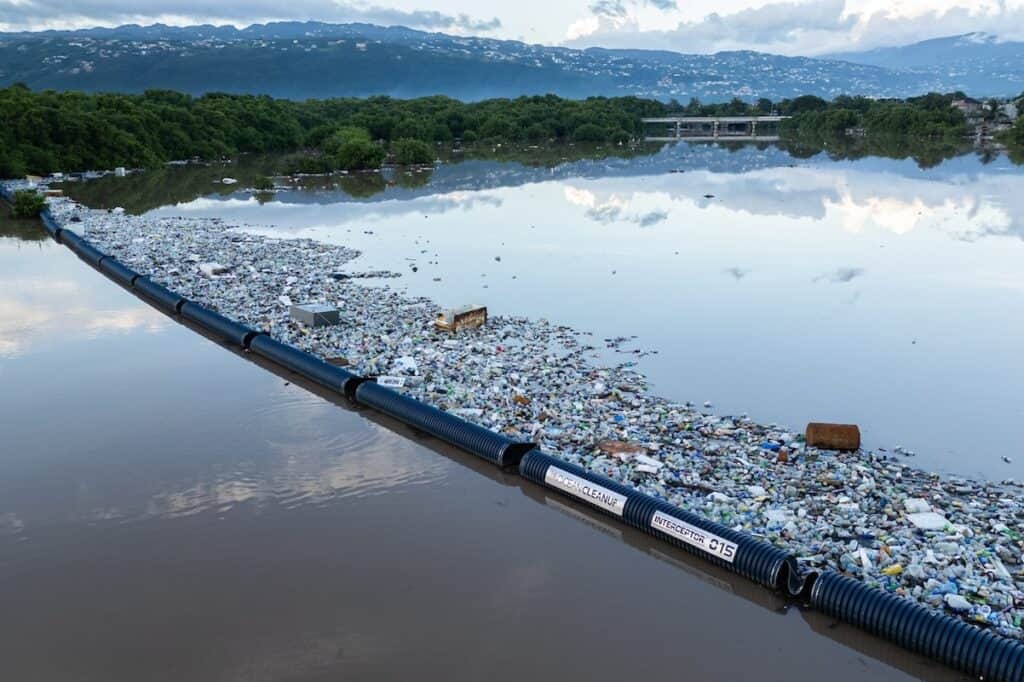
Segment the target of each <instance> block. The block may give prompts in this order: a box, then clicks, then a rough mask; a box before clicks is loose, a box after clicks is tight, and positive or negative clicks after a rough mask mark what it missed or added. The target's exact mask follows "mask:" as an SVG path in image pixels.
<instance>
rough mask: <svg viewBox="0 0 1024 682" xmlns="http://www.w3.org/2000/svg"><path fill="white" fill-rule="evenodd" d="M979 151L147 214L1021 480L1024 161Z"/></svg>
mask: <svg viewBox="0 0 1024 682" xmlns="http://www.w3.org/2000/svg"><path fill="white" fill-rule="evenodd" d="M986 161H988V162H987V163H986V162H983V161H982V160H980V159H979V158H978V157H975V156H962V157H958V158H955V159H951V160H948V161H945V162H943V163H942V164H940V165H938V166H937V167H934V168H931V169H928V170H922V169H920V168H918V167H917V166H916V165H915V164H914V162H912V161H909V160H907V161H895V160H889V159H865V160H861V161H841V162H836V161H832V160H830V159H829V158H827V157H825V156H824V155H819V156H816V157H813V158H811V159H797V158H793V157H791V156H789V155H787V154H786V153H785V152H783V151H780V150H777V149H774V148H768V149H760V150H759V149H755V148H745V149H740V150H738V151H737V150H731V151H730V150H725V149H720V148H717V147H707V146H686V145H684V146H679V147H668V148H666V149H665V150H663V151H662V152H660V153H658V154H656V155H654V156H650V157H639V158H635V159H614V160H610V161H604V162H598V161H584V162H577V163H569V164H564V165H561V166H559V167H557V168H553V169H549V168H531V167H529V166H521V165H516V164H498V163H494V162H484V161H474V162H467V163H462V164H454V165H448V166H442V167H440V168H438V169H437V170H436V171H434V172H433V174H432V175H430V174H427V175H424V174H418V175H400V176H399V177H398V178H397V180H398V182H397V183H393V184H392V185H390V186H385V184H384V183H383V181H379V180H378V181H376V182H379V186H373V185H372V183H370V181H359V182H362V184H361V185H358V187H359V188H360V190H361V191H359V192H357V193H359V194H362V195H367V196H358V197H353V196H352V195H351V194H350V193H349V192H353V191H356V190H355V189H354V187H355V186H354V185H352V183H353V182H357V180H353V179H352V178H348V179H344V180H343V181H342V186H341V187H332V186H331V185H330V183H327V187H321V188H319V189H315V188H314V189H310V188H307V190H306V191H290V192H281V193H279V194H277V195H276V196H275V197H274V199H273V200H272V201H269V202H267V201H263V202H261V201H258V200H256V199H255V198H253V197H251V196H249V195H247V194H245V193H239V192H235V193H228V194H216V195H209V196H202V197H197V198H193V199H191V200H189V201H186V202H179V203H175V204H174V205H167V206H163V207H160V208H153V209H152V210H151V213H152V215H157V216H169V215H189V216H217V217H222V218H225V219H226V220H229V221H234V222H238V223H247V224H250V225H253V226H256V227H255V230H256V231H258V232H261V233H264V234H269V235H278V236H301V237H312V238H315V239H320V240H323V241H327V242H332V243H338V244H345V245H350V246H354V247H356V248H359V249H360V250H362V251H363V254H364V255H363V256H362V257H361V258H360V259H359V260H357V261H355V262H354V263H353V264H352V265H351V267H352V268H353V269H354V270H369V269H379V268H387V269H392V270H396V271H399V272H401V273H403V279H401V280H397V282H398V283H399V284H398V286H400V287H405V288H406V289H407V290H408V291H409V292H410V293H413V294H417V295H419V294H425V295H429V296H431V297H433V298H434V299H436V300H437V301H438V302H440V303H442V304H444V305H461V304H464V303H470V302H480V303H484V304H486V305H487V306H488V307H489V309H490V310H491V312H492V313H501V314H512V315H526V316H530V317H537V318H539V317H546V318H548V319H551V320H555V321H559V322H563V323H567V324H570V325H572V326H574V327H576V328H579V329H582V330H588V331H593V332H594V333H595V334H597V335H598V338H602V337H604V338H608V337H618V336H636V337H637V338H636V339H635V340H633V341H632V345H629V344H627V346H626V349H627V350H640V351H657V354H653V353H652V354H649V355H644V354H640V355H637V356H635V357H636V359H637V361H638V362H639V363H640V366H641V368H642V369H644V370H645V371H647V373H648V375H649V376H650V377H651V379H652V380H653V384H654V388H655V390H656V391H658V392H659V393H661V394H662V395H664V396H666V397H669V398H671V399H674V400H679V401H684V400H690V401H693V402H695V403H698V404H700V403H703V402H704V401H711V402H712V403H713V404H714V406H715V407H714V409H715V410H716V411H718V412H721V413H729V414H740V413H749V414H750V415H751V416H753V417H754V418H756V419H758V420H761V421H766V422H778V423H780V424H784V425H788V426H789V427H791V428H794V429H797V430H801V429H802V428H803V426H804V425H805V424H806V423H807V422H808V421H841V422H854V423H857V424H859V425H860V426H861V429H862V432H863V433H864V436H865V439H866V443H867V444H868V445H869V446H872V447H885V448H889V449H892V448H894V447H897V446H902V447H903V448H906V449H908V450H911V451H913V452H915V453H916V459H914V460H913V462H914V463H915V464H916V465H918V466H921V467H924V468H927V469H932V470H939V471H943V472H947V473H954V474H959V475H971V476H983V477H988V478H993V479H997V480H1001V479H1005V478H1011V477H1015V478H1018V479H1020V478H1022V477H1024V392H1022V391H1021V388H1020V387H1021V386H1022V385H1024V353H1022V352H1021V348H1022V340H1024V168H1019V167H1015V166H1013V165H1012V164H1010V163H1009V162H1008V161H1007V160H1006V159H1005V158H1002V157H997V158H996V159H994V160H991V159H986ZM206 170H207V171H208V170H209V169H206ZM673 171H675V172H673ZM122 182H123V181H122ZM309 182H310V184H311V185H315V184H316V182H317V181H309ZM320 182H322V181H320ZM346 183H347V184H346ZM368 183H370V185H369V186H367V185H368ZM107 187H116V185H107ZM127 187H129V189H128V191H127V192H125V193H124V194H122V196H127V197H130V196H131V190H130V185H129V186H127ZM346 189H347V190H348V191H344V190H346ZM208 191H209V190H208ZM373 192H376V193H373ZM499 258H500V260H498V259H499ZM414 267H415V271H414V269H413V268H414ZM395 282H396V280H390V281H389V282H388V284H389V285H391V286H395ZM623 359H624V358H623V356H622V355H615V356H613V357H611V358H610V361H612V362H620V361H622V360H623ZM1003 457H1009V458H1010V459H1011V460H1013V461H1012V462H1011V463H1007V462H1005V461H1004V460H1003Z"/></svg>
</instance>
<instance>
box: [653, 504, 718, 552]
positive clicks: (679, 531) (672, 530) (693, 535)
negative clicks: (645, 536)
mask: <svg viewBox="0 0 1024 682" xmlns="http://www.w3.org/2000/svg"><path fill="white" fill-rule="evenodd" d="M651 528H654V529H656V530H660V531H661V532H662V533H665V534H666V535H671V536H672V537H674V538H677V539H679V540H682V541H683V542H685V543H686V544H688V545H693V546H694V547H696V548H697V549H700V550H703V551H705V552H707V553H708V554H713V555H714V556H716V557H718V558H719V559H725V560H726V561H728V562H729V563H730V564H731V563H732V562H733V559H735V558H736V543H735V542H729V541H728V540H726V539H724V538H720V537H718V536H717V535H712V534H711V533H709V532H707V531H706V530H701V529H700V528H697V526H691V525H690V524H688V523H686V522H685V521H680V520H679V519H677V518H676V517H674V516H669V515H668V514H663V513H661V512H654V517H653V518H652V519H651Z"/></svg>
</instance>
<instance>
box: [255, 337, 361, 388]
mask: <svg viewBox="0 0 1024 682" xmlns="http://www.w3.org/2000/svg"><path fill="white" fill-rule="evenodd" d="M249 350H251V351H252V352H253V353H256V355H259V356H262V357H264V358H266V359H268V360H273V361H274V362H276V363H277V364H279V365H281V366H282V367H285V368H287V369H290V370H291V371H293V372H295V373H296V374H301V375H302V376H304V377H306V378H307V379H309V380H310V381H315V382H316V383H318V384H320V385H321V386H324V387H325V388H329V389H331V390H333V391H337V392H338V393H342V394H344V395H346V396H349V397H351V396H352V394H353V393H354V392H355V389H356V385H357V384H359V383H360V382H361V381H362V378H361V377H358V376H356V375H355V374H352V372H348V371H346V370H344V369H342V368H341V367H335V366H334V365H330V364H328V363H326V362H324V361H323V360H321V359H320V358H318V357H317V356H315V355H312V354H310V353H307V352H305V351H301V350H299V349H298V348H293V347H292V346H286V345H285V344H283V343H281V342H280V341H275V340H274V339H272V338H270V337H269V336H267V335H261V336H255V337H253V338H252V339H251V340H250V342H249Z"/></svg>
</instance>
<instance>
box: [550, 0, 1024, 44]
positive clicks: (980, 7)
mask: <svg viewBox="0 0 1024 682" xmlns="http://www.w3.org/2000/svg"><path fill="white" fill-rule="evenodd" d="M642 4H650V5H654V6H659V7H660V6H661V5H662V4H663V3H662V2H661V0H657V2H656V1H655V0H597V1H596V2H594V3H593V4H592V5H591V6H590V8H591V11H592V13H593V18H595V19H597V22H596V25H595V24H594V23H590V24H588V25H586V26H583V25H582V24H581V23H580V22H576V23H575V24H573V26H571V27H570V30H569V31H568V33H567V36H566V41H567V43H566V44H568V45H570V46H573V47H589V46H594V45H600V46H603V47H611V48H614V47H622V48H626V47H638V46H643V47H647V48H652V49H666V50H677V51H680V52H689V53H694V52H696V53H707V52H718V51H722V50H739V49H744V50H747V49H750V50H760V51H764V52H773V53H778V54H791V55H796V54H800V55H817V54H828V53H839V52H847V51H853V50H862V49H871V48H874V47H881V46H889V45H902V44H907V43H910V42H917V41H920V40H925V39H928V38H935V37H940V36H948V35H958V34H962V33H966V32H972V31H973V32H990V33H995V34H997V35H999V36H1000V37H1001V38H1003V39H1021V38H1024V2H1022V0H979V1H977V2H974V1H971V2H969V1H968V0H927V1H925V2H915V3H902V4H896V5H891V6H885V5H883V4H881V3H876V2H874V1H873V0H783V1H782V2H768V3H767V4H761V5H759V6H755V7H747V8H744V9H739V10H737V11H734V12H728V13H719V12H712V13H710V14H707V15H705V16H703V17H701V18H698V19H690V20H685V21H681V22H679V23H678V24H677V25H676V26H675V27H674V28H668V29H662V28H657V29H649V30H648V29H642V28H641V22H640V21H639V20H638V16H637V12H636V11H635V9H636V8H637V7H639V6H640V5H642ZM940 5H941V6H940ZM581 28H586V29H587V30H581Z"/></svg>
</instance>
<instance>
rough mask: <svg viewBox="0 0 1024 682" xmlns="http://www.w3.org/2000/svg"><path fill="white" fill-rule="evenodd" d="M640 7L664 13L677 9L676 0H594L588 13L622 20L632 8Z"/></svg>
mask: <svg viewBox="0 0 1024 682" xmlns="http://www.w3.org/2000/svg"><path fill="white" fill-rule="evenodd" d="M640 6H650V7H653V8H655V9H659V10H662V11H665V12H667V11H669V10H674V9H676V8H677V5H676V0H594V2H592V3H591V4H590V11H591V13H593V14H595V15H597V16H601V17H611V18H616V19H622V18H624V17H626V16H627V15H628V14H629V13H630V10H631V9H632V8H635V7H640Z"/></svg>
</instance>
